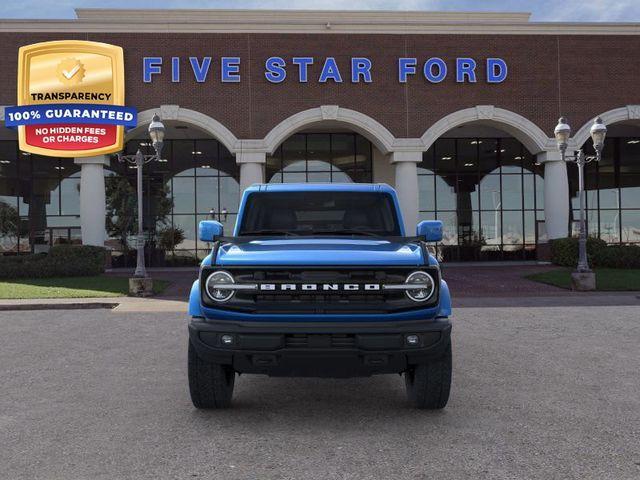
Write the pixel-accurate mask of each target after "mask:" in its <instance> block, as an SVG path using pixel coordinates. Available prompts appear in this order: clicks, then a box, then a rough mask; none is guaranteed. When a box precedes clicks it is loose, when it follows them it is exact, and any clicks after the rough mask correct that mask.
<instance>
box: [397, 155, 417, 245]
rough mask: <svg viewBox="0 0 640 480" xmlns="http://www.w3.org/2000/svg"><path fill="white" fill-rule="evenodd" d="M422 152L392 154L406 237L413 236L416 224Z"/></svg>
mask: <svg viewBox="0 0 640 480" xmlns="http://www.w3.org/2000/svg"><path fill="white" fill-rule="evenodd" d="M421 161H422V152H393V153H391V163H392V164H393V165H394V167H395V177H396V184H395V189H396V192H398V200H399V201H400V209H401V210H402V217H403V220H404V230H405V234H406V235H415V233H416V224H417V222H418V163H420V162H421Z"/></svg>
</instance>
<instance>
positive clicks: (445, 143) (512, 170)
mask: <svg viewBox="0 0 640 480" xmlns="http://www.w3.org/2000/svg"><path fill="white" fill-rule="evenodd" d="M534 162H535V158H534V156H533V155H531V154H530V153H529V152H527V151H526V149H525V148H524V146H523V145H522V144H521V143H520V142H519V141H518V140H516V139H513V138H458V139H455V138H440V139H438V140H437V141H436V142H435V143H434V145H433V146H432V147H431V148H430V149H429V151H427V152H425V154H424V155H423V160H422V162H421V163H420V164H419V165H418V175H419V179H418V187H419V195H420V204H419V208H420V218H429V215H431V216H430V218H434V217H436V218H438V219H440V220H442V221H443V222H444V223H445V225H444V228H445V238H444V240H443V242H442V247H441V248H442V253H443V256H444V258H445V259H447V260H453V261H462V260H501V259H510V258H514V259H518V258H521V259H525V258H533V257H532V255H533V254H535V247H536V243H537V238H536V236H537V219H538V217H541V218H544V217H543V214H542V211H543V209H544V202H543V186H544V185H543V182H544V180H543V177H542V174H543V170H542V169H541V168H539V167H537V166H536V165H535V164H534Z"/></svg>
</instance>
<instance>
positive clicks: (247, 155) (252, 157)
mask: <svg viewBox="0 0 640 480" xmlns="http://www.w3.org/2000/svg"><path fill="white" fill-rule="evenodd" d="M266 161H267V155H266V154H265V153H264V152H237V153H236V163H238V164H239V165H240V192H243V191H244V190H245V189H246V188H247V187H249V186H251V185H252V184H254V183H264V164H265V163H266Z"/></svg>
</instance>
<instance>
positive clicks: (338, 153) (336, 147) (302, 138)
mask: <svg viewBox="0 0 640 480" xmlns="http://www.w3.org/2000/svg"><path fill="white" fill-rule="evenodd" d="M374 150H376V151H377V149H376V148H375V147H374V146H373V144H372V143H371V142H370V141H369V140H368V139H367V138H365V137H364V136H362V135H360V134H358V133H355V132H352V131H349V130H348V129H345V128H343V127H337V126H336V127H333V128H331V127H327V126H323V127H310V128H307V129H304V130H302V131H301V132H298V133H294V134H293V135H291V136H290V137H289V138H287V139H286V140H284V141H283V142H282V143H281V144H280V145H279V146H278V148H276V150H275V151H274V152H273V153H272V154H271V155H268V156H267V159H266V164H265V182H267V183H295V182H303V183H343V182H347V183H351V182H355V183H370V182H373V181H374V177H373V160H374Z"/></svg>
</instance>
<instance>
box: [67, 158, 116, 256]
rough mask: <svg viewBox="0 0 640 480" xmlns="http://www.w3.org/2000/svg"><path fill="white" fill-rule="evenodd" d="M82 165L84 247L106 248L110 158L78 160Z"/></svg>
mask: <svg viewBox="0 0 640 480" xmlns="http://www.w3.org/2000/svg"><path fill="white" fill-rule="evenodd" d="M75 163H76V164H77V165H80V169H81V170H80V227H81V231H82V244H83V245H97V246H100V247H102V246H104V240H105V238H104V229H105V217H106V215H107V207H106V199H105V190H104V171H103V167H104V166H105V165H106V166H109V157H107V156H106V155H100V156H97V157H87V158H76V159H75Z"/></svg>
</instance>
